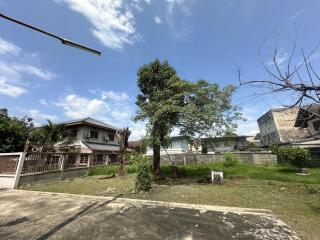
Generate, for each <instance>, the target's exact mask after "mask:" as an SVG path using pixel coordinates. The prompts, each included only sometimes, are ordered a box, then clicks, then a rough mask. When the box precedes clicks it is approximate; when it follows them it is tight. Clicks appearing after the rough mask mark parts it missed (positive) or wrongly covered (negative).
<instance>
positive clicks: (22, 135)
mask: <svg viewBox="0 0 320 240" xmlns="http://www.w3.org/2000/svg"><path fill="white" fill-rule="evenodd" d="M33 130H34V124H33V122H32V119H31V118H28V117H23V118H21V119H18V118H16V117H10V116H9V115H8V110H7V109H5V108H2V109H0V136H1V137H0V152H20V151H23V149H24V145H25V143H26V141H27V139H28V138H29V137H30V133H31V132H32V131H33Z"/></svg>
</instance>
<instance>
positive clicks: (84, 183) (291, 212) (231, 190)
mask: <svg viewBox="0 0 320 240" xmlns="http://www.w3.org/2000/svg"><path fill="white" fill-rule="evenodd" d="M211 169H212V170H223V171H224V172H225V176H226V182H225V184H223V185H212V184H200V183H197V179H198V178H199V177H204V176H206V175H207V174H208V173H209V172H210V170H211ZM116 171H117V167H107V168H106V167H104V168H97V169H96V170H93V171H91V173H90V174H91V175H92V176H88V177H83V178H76V179H74V180H66V181H60V182H53V183H47V184H37V185H33V186H30V187H27V188H25V189H30V190H37V191H49V192H64V193H75V194H88V195H99V196H119V195H121V196H122V197H128V198H137V199H149V200H159V201H170V202H182V203H195V204H209V205H221V206H234V207H249V208H265V209H271V210H272V211H273V212H274V213H275V214H276V215H277V216H278V217H279V218H281V219H282V220H284V221H285V222H286V223H287V224H289V225H290V226H292V227H293V228H294V229H295V230H296V231H297V232H298V234H299V235H300V236H301V237H302V238H303V239H319V236H320V228H319V226H320V169H313V170H312V172H311V175H310V176H298V175H296V174H295V171H294V169H292V168H290V167H282V166H269V167H267V166H260V167H259V166H246V165H238V166H232V167H228V168H227V167H224V166H223V164H218V165H217V164H212V165H197V166H195V165H192V166H188V167H187V168H185V167H184V168H180V172H182V173H183V174H182V178H180V179H176V180H175V179H170V178H166V179H165V180H162V181H157V182H154V183H153V188H152V190H151V191H150V192H148V193H143V192H141V193H139V192H135V191H134V182H135V173H134V172H135V169H134V168H133V167H128V166H127V171H128V172H132V173H131V174H127V175H126V176H123V177H119V176H117V177H115V178H111V179H99V178H101V177H102V176H98V175H95V174H112V173H113V172H116ZM162 172H163V173H164V175H167V176H168V175H170V167H168V166H164V167H162ZM235 176H237V177H235ZM239 176H241V177H239Z"/></svg>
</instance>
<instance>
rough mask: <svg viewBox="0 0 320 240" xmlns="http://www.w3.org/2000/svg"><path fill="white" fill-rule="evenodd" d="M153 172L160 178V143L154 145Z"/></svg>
mask: <svg viewBox="0 0 320 240" xmlns="http://www.w3.org/2000/svg"><path fill="white" fill-rule="evenodd" d="M153 173H154V175H155V176H156V177H157V178H158V177H160V145H159V144H155V145H153Z"/></svg>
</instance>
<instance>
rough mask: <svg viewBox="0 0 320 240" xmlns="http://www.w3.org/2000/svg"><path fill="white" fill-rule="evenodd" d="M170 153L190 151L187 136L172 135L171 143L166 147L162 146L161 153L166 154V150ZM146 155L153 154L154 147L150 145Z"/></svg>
mask: <svg viewBox="0 0 320 240" xmlns="http://www.w3.org/2000/svg"><path fill="white" fill-rule="evenodd" d="M165 150H166V151H167V152H168V154H181V153H185V152H188V141H187V139H186V138H185V137H182V136H174V137H170V143H169V144H168V145H167V146H166V147H165V149H164V148H163V147H161V149H160V155H166V151H165ZM146 155H148V156H152V155H153V148H151V147H148V148H147V153H146Z"/></svg>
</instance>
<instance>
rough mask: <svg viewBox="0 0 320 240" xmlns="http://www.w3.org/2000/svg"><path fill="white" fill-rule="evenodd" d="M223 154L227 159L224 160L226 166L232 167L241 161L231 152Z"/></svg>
mask: <svg viewBox="0 0 320 240" xmlns="http://www.w3.org/2000/svg"><path fill="white" fill-rule="evenodd" d="M223 156H224V160H225V161H224V162H223V165H224V166H225V167H232V166H235V165H237V164H238V163H239V160H238V158H237V157H236V156H235V155H233V154H232V153H230V152H227V153H225V154H223Z"/></svg>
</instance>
